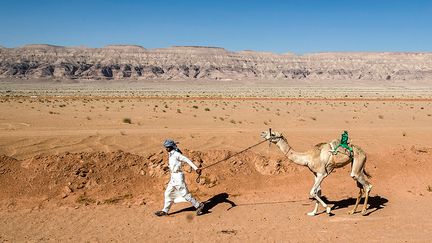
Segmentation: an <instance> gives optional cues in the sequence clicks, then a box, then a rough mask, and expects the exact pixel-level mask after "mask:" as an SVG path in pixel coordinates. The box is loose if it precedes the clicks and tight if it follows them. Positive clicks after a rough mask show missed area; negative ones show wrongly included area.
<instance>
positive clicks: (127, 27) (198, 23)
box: [0, 0, 432, 54]
mask: <svg viewBox="0 0 432 243" xmlns="http://www.w3.org/2000/svg"><path fill="white" fill-rule="evenodd" d="M0 25H1V30H0V45H2V46H5V47H17V46H22V45H25V44H30V43H48V44H55V45H66V46H89V47H103V46H105V45H108V44H136V45H142V46H144V47H146V48H159V47H168V46H172V45H201V46H218V47H224V48H226V49H228V50H231V51H240V50H256V51H271V52H275V53H285V52H294V53H300V54H301V53H309V52H327V51H432V1H430V0H429V1H418V0H411V1H409V0H407V1H399V0H393V1H387V0H381V1H380V0H373V1H371V0H346V1H336V0H334V1H332V0H327V1H326V0H322V1H313V0H311V1H299V0H295V1H294V0H293V1H276V0H266V1H255V0H248V1H243V0H238V1H234V0H232V1H228V0H219V1H204V0H202V1H194V0H191V1H187V0H177V1H171V0H170V1H163V0H160V1H138V0H123V1H120V0H118V1H114V0H93V1H92V0H87V1H84V0H76V1H73V0H70V1H66V0H56V1H54V0H34V1H30V0H20V1H16V0H9V1H8V0H0Z"/></svg>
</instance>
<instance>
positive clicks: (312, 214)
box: [307, 212, 316, 216]
mask: <svg viewBox="0 0 432 243" xmlns="http://www.w3.org/2000/svg"><path fill="white" fill-rule="evenodd" d="M307 215H308V216H315V215H316V213H315V212H309V213H307Z"/></svg>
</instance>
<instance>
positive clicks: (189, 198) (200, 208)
mask: <svg viewBox="0 0 432 243" xmlns="http://www.w3.org/2000/svg"><path fill="white" fill-rule="evenodd" d="M179 189H180V193H181V195H182V196H183V197H184V199H186V201H188V202H190V203H191V204H192V206H194V207H195V208H196V210H197V215H201V214H203V209H204V203H202V202H200V201H198V200H196V199H195V198H194V197H193V196H192V194H191V193H190V192H189V190H188V188H187V186H186V183H183V185H182V186H181V187H180V188H179Z"/></svg>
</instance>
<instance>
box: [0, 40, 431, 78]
mask: <svg viewBox="0 0 432 243" xmlns="http://www.w3.org/2000/svg"><path fill="white" fill-rule="evenodd" d="M0 78H19V79H38V78H48V79H49V78H53V79H89V80H100V79H103V80H105V79H108V80H110V79H113V80H127V79H131V80H159V79H160V80H170V79H175V80H190V79H207V80H245V79H263V80H273V79H281V80H298V79H306V80H318V79H320V80H429V79H432V53H427V52H425V53H401V52H382V53H378V52H375V53H372V52H371V53H367V52H365V53H355V52H353V53H348V52H346V53H338V52H334V53H315V54H305V55H295V54H290V53H287V54H274V53H267V52H254V51H240V52H231V51H228V50H225V49H223V48H218V47H201V46H173V47H170V48H161V49H145V48H144V47H141V46H136V45H110V46H106V47H104V48H86V47H62V46H54V45H42V44H35V45H27V46H23V47H20V48H0Z"/></svg>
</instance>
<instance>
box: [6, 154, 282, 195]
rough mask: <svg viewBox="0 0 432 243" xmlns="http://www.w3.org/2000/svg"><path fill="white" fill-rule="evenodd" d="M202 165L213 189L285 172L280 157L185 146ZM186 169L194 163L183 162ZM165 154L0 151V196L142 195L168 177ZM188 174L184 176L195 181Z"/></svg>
mask: <svg viewBox="0 0 432 243" xmlns="http://www.w3.org/2000/svg"><path fill="white" fill-rule="evenodd" d="M184 153H185V155H186V156H188V157H189V158H191V159H192V160H193V161H194V162H195V163H196V164H198V165H199V166H207V165H210V164H212V163H215V162H217V161H221V160H224V159H227V161H224V164H223V165H222V164H220V165H218V166H214V167H210V168H208V169H205V170H204V172H203V175H202V177H201V182H200V184H201V185H202V186H204V188H211V187H214V186H216V185H218V184H219V183H220V181H221V180H225V179H227V178H233V177H234V176H235V177H242V176H243V177H244V176H248V175H272V174H280V173H283V172H287V171H288V169H287V168H288V165H287V163H284V161H283V159H282V158H267V157H264V156H261V155H257V154H254V153H244V154H241V155H238V156H235V157H232V158H230V157H231V156H232V154H233V152H231V151H226V150H220V151H208V152H201V151H189V150H186V151H184ZM184 171H185V172H191V171H192V168H190V167H189V166H187V165H186V166H185V168H184ZM168 176H169V171H168V167H167V156H166V153H164V152H163V151H162V150H161V151H159V152H157V153H150V154H147V155H144V156H141V155H136V154H131V153H128V152H123V151H121V150H119V151H116V152H110V153H105V152H81V153H69V152H66V153H62V154H58V155H38V156H35V157H32V158H29V159H25V160H22V161H19V160H16V159H14V158H11V157H8V156H5V155H2V156H0V186H1V187H2V192H1V193H0V196H1V197H0V198H2V199H10V198H13V199H15V200H20V199H24V198H26V199H27V198H42V199H45V200H51V201H58V200H61V201H63V202H72V203H77V202H78V203H85V204H88V203H104V202H105V203H114V202H119V201H122V200H123V199H130V198H132V197H133V196H134V195H142V194H143V193H144V194H145V193H146V191H150V190H151V189H152V188H154V187H159V186H161V185H163V184H164V183H166V181H167V180H168ZM193 179H194V177H193V176H192V177H189V178H188V180H193Z"/></svg>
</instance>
